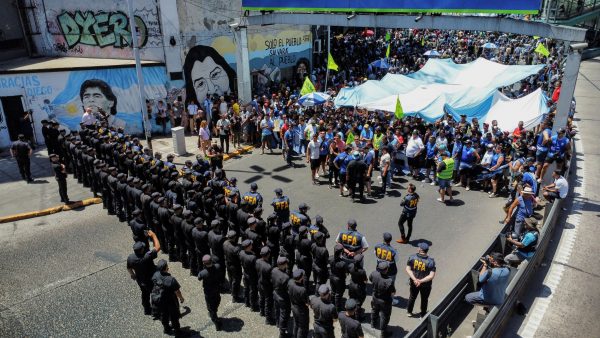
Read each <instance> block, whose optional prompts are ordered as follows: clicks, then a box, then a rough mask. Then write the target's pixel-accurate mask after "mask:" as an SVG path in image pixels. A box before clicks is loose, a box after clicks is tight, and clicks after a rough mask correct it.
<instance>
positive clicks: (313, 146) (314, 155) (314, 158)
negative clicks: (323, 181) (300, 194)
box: [306, 133, 321, 185]
mask: <svg viewBox="0 0 600 338" xmlns="http://www.w3.org/2000/svg"><path fill="white" fill-rule="evenodd" d="M306 149H307V150H306V163H310V172H311V179H312V182H313V184H315V185H318V184H319V182H318V181H317V178H316V177H315V175H316V173H317V170H318V169H319V165H320V164H321V161H320V159H319V155H320V153H319V151H320V149H321V141H319V135H317V133H313V135H312V140H311V141H310V142H308V147H307V148H306Z"/></svg>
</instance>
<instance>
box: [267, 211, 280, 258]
mask: <svg viewBox="0 0 600 338" xmlns="http://www.w3.org/2000/svg"><path fill="white" fill-rule="evenodd" d="M280 234H281V227H280V226H279V225H278V224H277V215H276V214H275V213H272V214H271V215H269V217H267V246H268V247H269V249H270V250H271V265H273V266H275V265H277V257H279V238H280Z"/></svg>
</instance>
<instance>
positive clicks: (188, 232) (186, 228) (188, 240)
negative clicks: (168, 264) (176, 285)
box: [171, 216, 222, 276]
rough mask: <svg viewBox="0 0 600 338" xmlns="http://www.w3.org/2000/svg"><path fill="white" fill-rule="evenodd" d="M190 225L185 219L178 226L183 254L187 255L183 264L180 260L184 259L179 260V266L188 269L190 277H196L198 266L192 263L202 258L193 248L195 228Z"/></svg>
mask: <svg viewBox="0 0 600 338" xmlns="http://www.w3.org/2000/svg"><path fill="white" fill-rule="evenodd" d="M171 220H173V216H171ZM192 223H193V222H190V221H188V220H187V219H185V220H184V219H182V221H181V223H180V224H179V228H180V229H181V235H182V236H183V243H185V248H186V250H185V251H186V252H185V253H186V254H187V260H186V261H185V262H184V261H183V260H182V259H185V258H186V257H185V256H184V257H183V258H181V259H180V260H181V265H182V266H183V267H184V268H186V269H190V275H192V276H197V275H198V271H199V270H200V269H199V267H200V265H197V266H195V264H194V262H196V263H198V262H199V261H201V260H202V257H198V256H197V253H196V250H195V249H194V248H195V245H194V236H193V235H192V232H193V231H194V228H195V227H194V224H192ZM174 226H175V225H174ZM179 253H180V254H181V251H179ZM180 257H181V256H180ZM192 268H193V269H192ZM221 270H222V269H221Z"/></svg>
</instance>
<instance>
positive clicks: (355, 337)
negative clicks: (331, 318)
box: [338, 311, 365, 338]
mask: <svg viewBox="0 0 600 338" xmlns="http://www.w3.org/2000/svg"><path fill="white" fill-rule="evenodd" d="M355 316H356V315H355ZM355 316H352V317H350V316H348V315H347V314H346V312H345V311H342V312H340V313H339V314H338V321H339V322H340V327H341V328H342V338H359V337H364V336H365V334H364V333H363V330H362V325H361V324H360V321H358V320H357V319H356V318H354V317H355Z"/></svg>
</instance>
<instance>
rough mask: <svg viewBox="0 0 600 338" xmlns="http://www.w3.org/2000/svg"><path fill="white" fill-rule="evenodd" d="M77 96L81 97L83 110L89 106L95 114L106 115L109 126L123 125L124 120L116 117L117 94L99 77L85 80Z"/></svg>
mask: <svg viewBox="0 0 600 338" xmlns="http://www.w3.org/2000/svg"><path fill="white" fill-rule="evenodd" d="M79 98H80V99H81V104H82V106H83V111H85V109H86V108H91V109H92V112H93V113H94V114H95V115H97V114H102V115H106V116H107V122H108V125H109V126H114V127H116V128H124V127H125V122H124V121H123V120H121V119H118V118H117V117H116V115H117V96H116V95H115V94H114V93H113V91H112V88H110V86H109V85H108V83H106V82H104V81H102V80H100V79H89V80H85V81H84V82H83V83H82V84H81V88H80V89H79Z"/></svg>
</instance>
